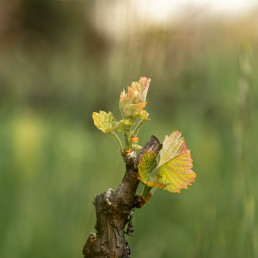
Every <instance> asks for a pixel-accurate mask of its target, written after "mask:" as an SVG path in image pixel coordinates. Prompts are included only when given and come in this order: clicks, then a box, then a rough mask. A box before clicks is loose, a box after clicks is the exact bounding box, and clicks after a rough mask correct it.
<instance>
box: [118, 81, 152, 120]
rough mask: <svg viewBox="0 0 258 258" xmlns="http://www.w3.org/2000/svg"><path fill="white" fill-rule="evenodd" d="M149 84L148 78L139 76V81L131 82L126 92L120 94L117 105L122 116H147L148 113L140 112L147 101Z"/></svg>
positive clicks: (145, 117) (143, 117) (144, 117)
mask: <svg viewBox="0 0 258 258" xmlns="http://www.w3.org/2000/svg"><path fill="white" fill-rule="evenodd" d="M149 85H150V79H149V78H146V77H141V78H140V80H139V82H132V84H131V86H128V93H125V91H124V90H123V92H122V93H121V95H120V102H119V107H120V111H121V113H122V114H123V116H124V117H140V118H142V119H146V120H147V118H148V115H147V114H148V113H147V112H146V111H145V112H146V113H142V111H143V109H144V107H145V106H146V104H147V102H145V100H146V96H147V92H148V89H149Z"/></svg>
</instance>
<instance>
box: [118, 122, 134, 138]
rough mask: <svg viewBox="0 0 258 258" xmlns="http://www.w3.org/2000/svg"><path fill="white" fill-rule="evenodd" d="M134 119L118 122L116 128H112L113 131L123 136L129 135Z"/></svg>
mask: <svg viewBox="0 0 258 258" xmlns="http://www.w3.org/2000/svg"><path fill="white" fill-rule="evenodd" d="M134 122H135V119H122V120H120V121H119V122H118V123H117V124H116V126H115V127H114V130H116V131H118V132H124V133H125V134H127V135H129V134H130V128H131V126H132V125H133V124H134Z"/></svg>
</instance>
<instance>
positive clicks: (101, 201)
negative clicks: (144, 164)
mask: <svg viewBox="0 0 258 258" xmlns="http://www.w3.org/2000/svg"><path fill="white" fill-rule="evenodd" d="M161 148H162V144H161V143H160V142H159V140H158V139H157V138H156V137H155V136H153V135H152V136H151V137H150V138H149V140H148V141H147V143H146V144H145V146H144V147H143V149H142V150H141V151H140V152H139V153H138V154H136V152H135V151H133V152H131V153H129V154H128V155H127V156H125V157H124V161H125V164H126V172H125V175H124V178H123V180H122V182H121V183H120V185H119V186H118V188H117V189H116V191H113V190H112V189H108V190H107V191H106V192H104V193H101V194H98V195H97V196H96V197H95V199H94V202H93V204H94V206H95V209H96V217H97V221H96V225H95V228H96V231H97V232H96V233H92V232H91V233H90V235H89V237H88V239H87V241H86V244H85V246H84V248H83V255H84V257H85V258H86V257H94V258H104V257H109V258H127V257H130V255H131V251H130V248H129V245H128V242H127V241H126V239H125V234H128V235H130V233H132V231H133V228H132V224H131V220H132V215H133V211H134V208H135V207H137V208H139V207H140V200H139V198H138V197H137V196H135V194H136V190H137V187H138V185H139V180H138V179H137V177H138V163H139V160H140V159H141V157H142V155H143V154H144V153H146V152H147V151H150V150H151V151H152V152H153V153H154V154H158V153H159V151H160V150H161ZM126 226H127V229H126Z"/></svg>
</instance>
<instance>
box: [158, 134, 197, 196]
mask: <svg viewBox="0 0 258 258" xmlns="http://www.w3.org/2000/svg"><path fill="white" fill-rule="evenodd" d="M192 167H193V164H192V158H191V154H190V150H189V149H188V148H187V146H186V144H185V141H184V138H181V133H180V132H178V131H174V132H173V133H172V134H171V135H170V136H166V137H165V140H164V142H163V148H162V150H161V151H160V159H159V164H158V165H157V167H156V169H155V174H156V175H157V179H158V183H160V184H164V185H166V186H165V187H163V188H162V189H163V190H167V191H169V192H171V193H180V192H181V189H187V188H188V187H187V186H188V185H191V183H192V182H194V181H195V178H196V174H195V173H194V172H193V171H192V170H191V169H192Z"/></svg>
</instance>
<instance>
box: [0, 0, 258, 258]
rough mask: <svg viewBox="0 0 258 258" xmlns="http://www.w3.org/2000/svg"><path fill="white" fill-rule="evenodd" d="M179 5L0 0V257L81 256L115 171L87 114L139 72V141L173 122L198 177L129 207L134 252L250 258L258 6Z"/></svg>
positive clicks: (112, 156) (120, 168)
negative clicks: (143, 106)
mask: <svg viewBox="0 0 258 258" xmlns="http://www.w3.org/2000/svg"><path fill="white" fill-rule="evenodd" d="M176 2H177V1H165V0H163V1H154V0H152V1H151V0H150V1H134V0H131V1H128V0H126V1H114V0H109V1H104V0H98V1H90V0H88V1H75V0H74V1H72V0H70V1H69V0H67V1H50V0H49V1H48V0H13V1H9V0H1V2H0V56H1V58H0V200H1V211H0V257H4V258H29V257H37V258H41V257H42V258H43V257H44V258H45V257H62V258H65V257H67V258H68V257H69V258H71V257H82V255H81V252H82V248H83V246H84V243H85V241H86V239H87V237H88V235H89V233H90V231H95V229H94V224H95V210H94V206H93V205H92V200H93V199H94V196H95V195H96V194H97V193H100V192H103V191H106V190H107V189H108V188H110V187H111V188H113V189H115V188H116V187H117V186H118V184H119V182H120V181H121V179H122V177H123V174H124V170H125V169H124V164H123V161H122V159H121V157H120V155H119V152H118V146H117V145H116V142H115V141H114V140H113V139H112V137H111V136H108V135H104V134H102V133H101V132H100V131H98V130H97V129H96V128H94V125H93V122H92V118H91V114H92V112H94V111H99V110H105V111H112V112H113V113H114V114H115V115H116V117H117V118H120V114H119V110H118V100H119V95H120V92H121V90H122V89H123V88H125V87H126V86H128V85H130V83H131V81H137V80H138V79H139V77H140V76H147V77H150V78H151V79H152V81H151V86H150V89H149V95H148V99H147V100H148V105H147V111H148V112H149V113H150V119H151V120H150V121H149V122H148V123H146V124H145V125H144V127H143V128H142V130H141V133H140V144H144V143H145V142H146V140H147V139H148V138H149V136H150V135H151V134H154V135H156V136H157V137H158V138H159V139H160V141H163V139H164V136H165V134H169V133H171V132H172V131H173V130H174V129H179V130H180V131H182V132H183V135H184V137H185V139H186V142H187V145H188V147H189V148H190V149H191V150H192V156H193V159H194V171H196V173H197V181H196V182H195V183H194V184H193V185H192V186H191V187H190V189H189V190H183V191H182V194H174V195H172V194H169V193H167V192H163V191H156V192H155V194H154V196H153V198H152V200H151V201H150V202H149V203H148V204H147V205H146V207H144V208H143V209H139V210H136V212H135V216H134V219H133V222H134V226H135V232H134V234H133V237H128V241H129V243H130V245H131V249H132V257H136V258H150V257H151V258H152V257H153V258H159V257H160V258H170V257H177V258H178V257H179V258H180V257H189V258H190V257H191V258H202V257H203V258H207V257H210V258H212V257H214V258H217V257H221V258H223V257H225V258H229V257H234V258H237V257H239V258H243V257H246V258H249V257H250V258H251V257H258V228H257V226H258V223H257V219H256V214H257V202H256V200H257V197H258V190H257V189H258V188H257V185H256V184H257V182H258V176H257V157H258V149H257V142H258V133H257V132H258V119H257V117H258V104H257V101H258V88H257V83H258V70H257V69H258V61H257V60H258V54H257V46H258V45H257V44H258V9H257V7H255V6H251V5H249V6H248V8H245V7H246V6H238V5H237V4H238V3H239V1H227V2H228V4H229V6H227V8H224V7H223V8H222V6H220V5H219V4H218V5H217V6H214V7H213V6H212V3H209V1H191V2H190V1H182V3H181V5H179V4H178V3H176ZM217 2H221V1H216V3H217ZM229 2H230V3H231V5H230V3H229ZM240 2H241V1H240ZM243 2H245V1H242V3H243ZM247 2H248V1H246V3H247ZM198 3H199V4H198ZM236 7H238V8H236Z"/></svg>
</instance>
